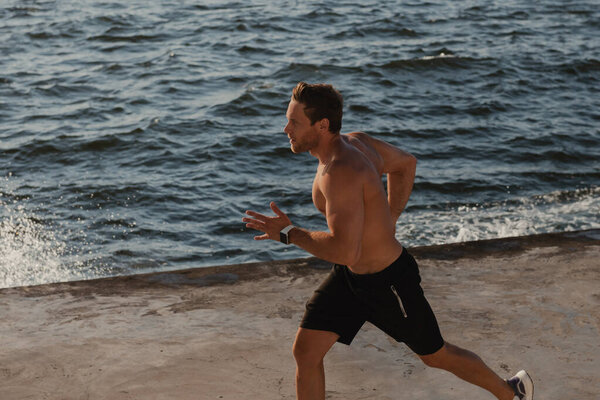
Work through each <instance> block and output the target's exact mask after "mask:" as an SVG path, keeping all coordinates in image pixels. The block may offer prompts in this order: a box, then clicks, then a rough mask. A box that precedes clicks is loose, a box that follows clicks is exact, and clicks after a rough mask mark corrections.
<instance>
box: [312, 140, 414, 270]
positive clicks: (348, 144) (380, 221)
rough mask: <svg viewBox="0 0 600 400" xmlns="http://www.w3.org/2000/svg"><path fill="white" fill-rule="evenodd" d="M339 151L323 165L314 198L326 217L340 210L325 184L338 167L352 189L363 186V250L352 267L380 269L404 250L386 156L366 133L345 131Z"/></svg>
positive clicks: (337, 176)
mask: <svg viewBox="0 0 600 400" xmlns="http://www.w3.org/2000/svg"><path fill="white" fill-rule="evenodd" d="M341 139H342V140H341V141H340V144H339V146H338V148H337V149H336V152H335V155H334V157H333V159H332V160H331V162H330V163H328V164H327V165H323V164H321V165H319V168H318V169H317V174H316V176H315V180H314V183H313V202H314V204H315V206H316V207H317V209H318V210H319V211H321V212H322V213H323V214H325V215H326V217H327V218H328V220H329V218H330V216H331V215H328V213H329V214H331V213H335V212H336V210H335V209H333V210H331V209H330V210H328V209H327V196H326V195H325V194H324V192H326V190H325V188H324V187H323V186H324V185H325V184H326V183H325V182H324V181H325V177H326V176H327V175H328V174H330V173H331V172H332V170H333V169H336V173H335V176H336V179H344V181H345V182H347V184H348V185H351V186H352V190H362V196H363V204H364V218H363V224H362V226H357V227H351V229H362V240H361V251H360V257H359V259H358V261H357V262H356V263H355V264H354V265H349V268H350V269H351V270H352V271H353V272H355V273H360V274H365V273H374V272H378V271H380V270H382V269H384V268H385V267H387V266H388V265H390V264H391V263H392V262H393V261H394V260H395V259H397V258H398V256H399V255H400V254H401V252H402V246H401V245H400V243H399V242H398V241H397V240H396V238H395V221H394V220H393V219H392V216H391V213H390V207H389V205H388V200H387V193H386V191H385V188H384V187H383V183H382V181H381V175H382V173H383V159H382V157H381V156H380V155H379V153H378V152H377V151H376V149H375V148H374V147H373V146H372V145H371V144H370V143H369V141H368V139H369V137H368V136H367V135H365V134H348V135H341Z"/></svg>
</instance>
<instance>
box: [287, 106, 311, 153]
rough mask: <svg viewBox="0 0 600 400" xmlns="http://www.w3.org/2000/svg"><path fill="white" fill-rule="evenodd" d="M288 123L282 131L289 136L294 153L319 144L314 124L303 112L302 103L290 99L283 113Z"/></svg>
mask: <svg viewBox="0 0 600 400" xmlns="http://www.w3.org/2000/svg"><path fill="white" fill-rule="evenodd" d="M285 116H286V118H287V120H288V123H287V125H286V126H285V128H283V131H284V132H285V133H286V134H287V135H288V137H289V138H290V146H291V148H292V152H294V153H304V152H305V151H310V150H312V149H313V148H315V147H316V146H317V145H318V144H319V132H318V131H317V129H316V125H317V124H314V125H311V123H310V119H308V117H307V116H306V114H304V104H302V103H299V102H297V101H296V100H293V99H292V100H291V101H290V104H289V105H288V109H287V112H286V114H285Z"/></svg>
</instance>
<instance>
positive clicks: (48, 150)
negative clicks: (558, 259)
mask: <svg viewBox="0 0 600 400" xmlns="http://www.w3.org/2000/svg"><path fill="white" fill-rule="evenodd" d="M1 6H2V8H1V9H0V52H1V55H2V57H0V67H1V70H0V177H1V178H0V286H4V287H6V286H19V285H25V284H33V283H43V282H52V281H57V280H70V279H81V278H91V277H98V276H107V275H119V274H131V273H137V272H147V271H156V270H170V269H179V268H189V267H202V266H208V265H216V264H227V263H238V262H246V261H257V260H270V259H281V258H291V257H302V256H305V255H307V253H305V252H303V251H302V250H299V249H296V248H292V247H284V246H283V245H280V244H278V243H275V242H269V243H266V242H255V241H253V240H252V236H253V233H251V232H247V231H245V229H244V227H243V224H242V223H241V220H240V218H241V215H242V212H243V211H244V210H245V209H247V208H252V209H256V210H259V211H260V210H263V211H265V212H266V211H267V208H268V202H269V201H271V200H274V201H276V202H277V203H278V204H279V206H280V207H281V208H282V209H283V210H284V211H286V212H288V213H289V215H290V216H291V217H292V220H293V221H294V222H295V223H296V224H298V225H300V226H303V227H306V228H309V229H326V224H325V222H324V219H323V218H322V216H320V214H319V213H318V212H317V211H316V209H315V208H314V207H313V206H312V204H311V195H310V187H311V181H312V178H313V174H314V170H315V168H316V162H315V160H314V159H312V158H311V157H310V156H309V155H306V154H304V155H293V154H292V153H291V152H290V150H289V147H288V140H287V138H286V136H285V135H284V134H283V132H282V129H283V126H284V124H285V109H286V105H287V101H288V99H289V96H290V93H291V89H292V88H293V86H294V85H295V84H296V83H297V82H298V81H300V80H306V81H309V82H330V83H332V84H334V85H335V86H337V87H338V88H339V89H340V91H341V92H342V94H343V95H344V97H345V117H344V127H343V129H342V130H343V131H345V132H347V131H355V130H362V131H366V132H368V133H370V134H372V135H374V136H376V137H378V138H381V139H384V140H387V141H389V142H391V143H393V144H396V145H399V146H401V147H402V148H404V149H405V150H407V151H409V152H411V153H413V154H414V155H415V156H417V158H418V159H419V166H418V170H417V178H416V184H415V189H414V192H413V195H412V197H411V201H410V203H409V207H408V209H407V210H406V212H405V214H404V215H403V216H402V217H401V219H400V223H399V225H398V238H399V239H400V240H401V241H402V242H403V243H404V244H406V245H408V246H413V245H425V244H438V243H449V242H456V241H464V240H475V239H486V238H496V237H503V236H512V235H523V234H532V233H542V232H553V231H565V230H577V229H588V228H598V227H600V217H599V214H600V161H599V160H600V56H599V54H600V7H598V2H597V1H592V0H588V1H558V0H553V1H537V2H528V1H488V2H475V1H429V2H392V1H381V0H379V1H360V2H359V1H353V2H333V1H325V2H323V1H322V2H310V1H297V2H292V1H269V2H265V1H241V2H223V1H212V2H202V1H200V2H197V1H189V0H181V1H160V2H159V1H137V0H134V1H128V2H116V1H113V2H111V1H104V2H98V1H80V2H67V1H22V0H20V1H11V0H9V1H3V2H2V5H1Z"/></svg>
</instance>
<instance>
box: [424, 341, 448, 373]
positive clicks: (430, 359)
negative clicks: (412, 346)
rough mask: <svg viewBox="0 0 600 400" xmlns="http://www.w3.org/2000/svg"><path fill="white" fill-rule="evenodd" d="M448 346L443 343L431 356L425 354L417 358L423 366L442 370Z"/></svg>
mask: <svg viewBox="0 0 600 400" xmlns="http://www.w3.org/2000/svg"><path fill="white" fill-rule="evenodd" d="M448 351H449V345H448V343H445V344H444V346H442V348H441V349H439V350H438V351H436V352H435V353H433V354H427V355H424V356H421V355H419V358H420V359H421V361H423V363H424V364H425V365H427V366H428V367H431V368H444V366H445V365H446V359H447V356H448Z"/></svg>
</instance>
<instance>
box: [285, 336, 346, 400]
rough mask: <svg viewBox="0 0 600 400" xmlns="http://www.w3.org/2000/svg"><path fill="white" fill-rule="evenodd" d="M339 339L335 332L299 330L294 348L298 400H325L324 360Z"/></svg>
mask: <svg viewBox="0 0 600 400" xmlns="http://www.w3.org/2000/svg"><path fill="white" fill-rule="evenodd" d="M338 338H339V335H338V334H337V333H334V332H329V331H320V330H315V329H306V328H299V329H298V333H297V334H296V340H295V341H294V348H293V352H294V358H295V359H296V395H297V397H298V400H325V369H324V366H323V358H324V357H325V354H327V352H328V351H329V349H330V348H331V346H333V345H334V343H335V342H336V341H337V340H338Z"/></svg>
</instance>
